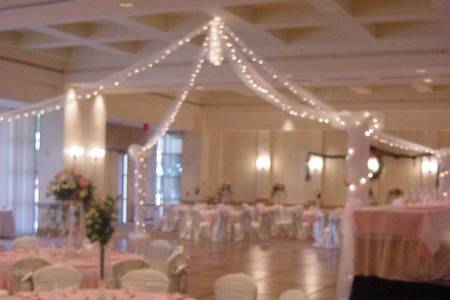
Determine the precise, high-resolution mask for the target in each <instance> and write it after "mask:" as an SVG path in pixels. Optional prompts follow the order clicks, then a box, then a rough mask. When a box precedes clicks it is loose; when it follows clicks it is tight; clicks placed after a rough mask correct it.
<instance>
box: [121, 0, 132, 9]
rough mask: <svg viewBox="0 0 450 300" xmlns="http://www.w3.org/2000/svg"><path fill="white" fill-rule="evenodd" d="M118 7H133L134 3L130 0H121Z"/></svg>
mask: <svg viewBox="0 0 450 300" xmlns="http://www.w3.org/2000/svg"><path fill="white" fill-rule="evenodd" d="M119 7H120V8H133V7H134V3H133V2H132V1H121V2H120V3H119Z"/></svg>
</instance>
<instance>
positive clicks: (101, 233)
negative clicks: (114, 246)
mask: <svg viewBox="0 0 450 300" xmlns="http://www.w3.org/2000/svg"><path fill="white" fill-rule="evenodd" d="M116 202H117V198H116V197H111V196H108V197H106V199H105V200H96V201H94V202H93V203H92V207H91V209H90V210H89V211H88V213H87V214H86V235H87V238H88V239H89V241H90V242H91V243H98V245H99V246H100V278H101V279H102V280H103V279H104V276H105V248H106V245H107V244H108V242H109V240H110V239H111V238H112V236H113V234H114V220H115V219H116Z"/></svg>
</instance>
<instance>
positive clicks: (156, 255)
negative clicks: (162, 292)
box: [145, 240, 172, 274]
mask: <svg viewBox="0 0 450 300" xmlns="http://www.w3.org/2000/svg"><path fill="white" fill-rule="evenodd" d="M171 254H172V246H171V245H170V243H169V242H168V241H166V240H155V241H153V242H151V243H150V245H149V246H148V248H147V250H146V252H145V260H146V261H147V263H148V265H149V267H150V268H152V269H154V270H158V271H161V272H162V273H164V274H167V273H168V270H169V257H170V255H171Z"/></svg>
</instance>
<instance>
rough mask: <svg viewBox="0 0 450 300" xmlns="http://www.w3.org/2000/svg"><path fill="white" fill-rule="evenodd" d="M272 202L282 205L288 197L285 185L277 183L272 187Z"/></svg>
mask: <svg viewBox="0 0 450 300" xmlns="http://www.w3.org/2000/svg"><path fill="white" fill-rule="evenodd" d="M271 194H272V201H273V202H274V203H276V204H281V203H282V202H283V200H284V198H285V197H286V188H285V186H284V184H281V183H278V182H277V183H275V184H274V185H273V186H272V193H271Z"/></svg>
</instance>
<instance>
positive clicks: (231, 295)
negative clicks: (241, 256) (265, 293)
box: [214, 273, 257, 300]
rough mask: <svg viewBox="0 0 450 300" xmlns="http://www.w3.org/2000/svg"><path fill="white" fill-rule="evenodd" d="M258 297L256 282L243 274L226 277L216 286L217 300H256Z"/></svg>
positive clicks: (217, 282)
mask: <svg viewBox="0 0 450 300" xmlns="http://www.w3.org/2000/svg"><path fill="white" fill-rule="evenodd" d="M256 295H257V287H256V283H255V281H254V280H253V278H251V277H250V276H248V275H245V274H242V273H238V274H228V275H225V276H223V277H221V278H219V279H218V280H217V281H216V283H215V285H214V299H215V300H232V299H236V300H238V299H239V300H256Z"/></svg>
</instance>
